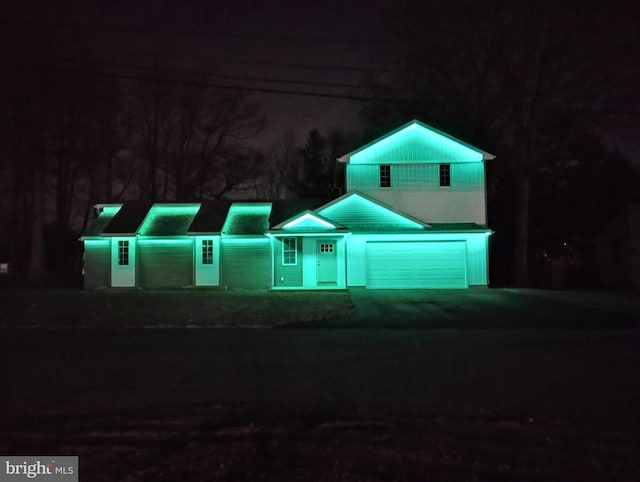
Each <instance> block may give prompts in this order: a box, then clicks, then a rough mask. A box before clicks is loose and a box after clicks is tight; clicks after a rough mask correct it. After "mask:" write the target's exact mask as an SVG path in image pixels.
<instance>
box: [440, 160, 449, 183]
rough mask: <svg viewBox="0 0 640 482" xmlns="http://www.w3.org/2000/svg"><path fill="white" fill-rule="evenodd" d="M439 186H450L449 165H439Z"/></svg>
mask: <svg viewBox="0 0 640 482" xmlns="http://www.w3.org/2000/svg"><path fill="white" fill-rule="evenodd" d="M440 186H441V187H449V186H451V164H440Z"/></svg>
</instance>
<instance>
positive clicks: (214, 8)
mask: <svg viewBox="0 0 640 482" xmlns="http://www.w3.org/2000/svg"><path fill="white" fill-rule="evenodd" d="M403 5H404V3H403ZM413 5H416V6H419V8H420V9H421V10H423V11H424V9H428V8H429V2H414V3H413ZM400 11H405V12H411V10H410V9H408V8H407V7H406V5H405V7H404V8H401V7H398V6H396V5H395V4H393V5H392V4H391V2H384V1H383V0H348V1H344V0H343V1H336V0H328V1H323V2H315V1H309V0H300V1H292V0H284V1H278V2H257V1H250V0H234V1H205V0H182V1H179V2H173V1H160V0H140V1H125V0H95V1H93V2H80V1H50V0H39V1H38V0H27V1H24V2H23V1H17V2H13V5H8V4H7V5H5V6H4V8H2V7H0V13H1V14H2V15H1V16H2V18H4V19H5V20H4V21H2V23H5V22H6V23H5V27H6V28H8V29H9V31H10V29H11V28H15V29H16V32H18V33H24V32H23V30H24V28H23V26H22V25H21V22H26V23H27V24H30V27H31V28H33V26H34V25H36V26H37V25H38V24H48V25H53V26H54V28H60V29H62V30H65V31H67V33H69V32H73V31H74V30H75V31H78V32H81V35H82V37H81V38H86V37H87V36H88V37H89V38H90V41H89V45H90V47H89V50H90V51H91V52H90V56H91V57H92V58H94V59H95V60H97V61H106V62H111V63H114V64H119V65H121V66H122V67H119V68H118V69H117V71H118V72H120V73H123V74H126V75H140V74H147V75H154V73H153V72H152V71H149V70H147V71H144V70H143V71H140V70H132V69H131V68H127V67H136V66H137V67H143V68H144V67H146V68H149V67H153V66H158V67H161V68H164V69H182V70H192V71H198V72H208V73H213V74H217V75H218V76H221V77H215V76H209V77H207V78H206V82H209V83H218V84H224V85H229V86H240V87H244V88H258V89H276V90H284V91H298V92H300V91H303V92H315V93H328V94H337V95H346V96H350V95H351V96H352V95H358V92H357V91H356V89H354V88H349V87H345V86H327V85H318V84H313V83H310V82H324V83H338V84H346V85H355V84H358V83H359V82H360V81H361V80H362V79H363V77H364V76H365V75H368V74H369V75H370V74H371V72H367V71H366V69H380V68H390V67H391V62H392V60H393V59H394V58H397V57H398V55H399V54H400V52H399V51H398V50H397V47H394V46H393V43H392V42H390V39H391V37H392V36H391V34H390V31H391V26H392V24H393V21H394V18H393V17H396V16H397V15H399V12H400ZM423 13H425V12H423ZM12 22H15V25H13V26H11V24H12ZM35 28H37V27H35ZM82 41H83V42H84V40H82ZM278 64H287V65H288V67H285V66H283V65H278ZM291 66H293V67H291ZM309 66H329V67H335V68H332V69H308V68H306V67H309ZM354 68H363V69H365V70H352V69H354ZM169 75H170V74H169ZM225 76H226V78H225ZM229 77H235V78H229ZM238 77H240V78H245V80H240V79H238ZM248 77H259V78H262V79H265V78H268V79H273V80H276V79H277V80H278V82H276V81H267V80H260V81H256V80H254V81H249V80H246V78H248ZM285 80H289V81H294V82H298V83H297V84H296V83H288V82H284V81H285ZM300 82H302V83H300ZM254 99H255V100H257V101H258V102H259V103H260V104H261V105H262V108H263V111H264V113H265V114H266V115H267V119H268V125H267V128H266V130H265V132H264V134H263V136H262V139H261V140H260V144H261V145H262V146H264V147H266V146H268V144H270V143H271V142H272V141H273V140H275V139H276V138H277V137H279V136H280V135H281V134H282V133H283V132H284V131H285V130H286V129H294V130H295V132H296V134H297V142H298V143H301V142H303V141H304V138H305V136H306V134H307V132H308V131H309V130H310V129H311V128H314V127H318V128H320V129H321V130H324V129H326V128H328V127H331V126H336V127H339V128H342V129H345V130H347V131H358V130H359V128H360V127H361V124H360V120H359V118H358V115H357V112H358V109H359V108H360V107H361V106H362V102H361V101H353V100H345V99H342V100H341V99H331V98H322V97H311V96H303V95H283V94H265V93H262V94H259V93H256V94H254ZM637 134H638V132H637V129H635V130H634V129H632V130H629V129H627V130H625V131H623V132H619V133H616V134H615V135H614V136H613V142H615V143H621V144H623V145H626V146H631V150H632V151H636V150H637V148H635V147H633V146H635V144H634V139H635V138H636V137H637Z"/></svg>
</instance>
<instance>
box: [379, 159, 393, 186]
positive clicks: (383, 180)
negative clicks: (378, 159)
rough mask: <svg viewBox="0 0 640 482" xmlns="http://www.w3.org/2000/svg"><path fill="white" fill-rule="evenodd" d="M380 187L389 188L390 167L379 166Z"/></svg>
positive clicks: (385, 165)
mask: <svg viewBox="0 0 640 482" xmlns="http://www.w3.org/2000/svg"><path fill="white" fill-rule="evenodd" d="M380 187H391V166H390V165H389V164H382V165H380Z"/></svg>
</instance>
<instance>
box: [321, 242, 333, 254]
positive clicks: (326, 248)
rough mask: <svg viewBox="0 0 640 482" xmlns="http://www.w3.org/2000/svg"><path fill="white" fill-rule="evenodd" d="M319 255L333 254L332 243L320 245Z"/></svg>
mask: <svg viewBox="0 0 640 482" xmlns="http://www.w3.org/2000/svg"><path fill="white" fill-rule="evenodd" d="M320 252H321V253H333V243H320Z"/></svg>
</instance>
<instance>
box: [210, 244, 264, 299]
mask: <svg viewBox="0 0 640 482" xmlns="http://www.w3.org/2000/svg"><path fill="white" fill-rule="evenodd" d="M220 258H221V261H222V266H221V282H220V284H222V285H225V286H228V287H229V288H245V289H267V288H269V287H270V286H271V245H270V242H269V238H267V237H266V236H263V237H247V238H231V239H229V238H226V239H225V238H222V246H221V253H220Z"/></svg>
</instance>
